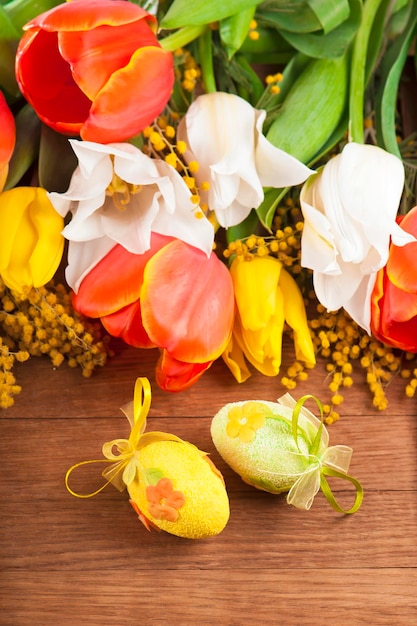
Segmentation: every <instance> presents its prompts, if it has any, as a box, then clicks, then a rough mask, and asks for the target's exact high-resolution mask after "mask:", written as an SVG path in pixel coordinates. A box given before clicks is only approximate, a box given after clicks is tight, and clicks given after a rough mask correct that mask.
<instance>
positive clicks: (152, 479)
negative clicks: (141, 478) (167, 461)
mask: <svg viewBox="0 0 417 626" xmlns="http://www.w3.org/2000/svg"><path fill="white" fill-rule="evenodd" d="M143 473H144V475H145V480H146V482H147V483H148V484H149V485H156V484H157V483H158V482H159V481H160V480H161V478H163V477H164V472H163V471H162V470H160V469H158V468H157V467H148V468H147V469H145V470H144V471H143Z"/></svg>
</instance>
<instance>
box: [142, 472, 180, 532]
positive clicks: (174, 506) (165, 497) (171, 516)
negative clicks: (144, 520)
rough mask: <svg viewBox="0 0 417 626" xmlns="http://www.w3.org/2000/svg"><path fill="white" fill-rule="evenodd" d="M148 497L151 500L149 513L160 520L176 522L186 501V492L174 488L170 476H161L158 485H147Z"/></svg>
mask: <svg viewBox="0 0 417 626" xmlns="http://www.w3.org/2000/svg"><path fill="white" fill-rule="evenodd" d="M146 498H147V500H148V502H149V506H148V511H149V513H150V514H151V515H152V516H153V517H154V518H155V519H158V520H162V519H165V520H167V521H168V522H176V521H177V519H178V517H179V512H178V511H179V509H180V508H181V507H182V506H183V505H184V503H185V497H184V494H183V493H182V492H181V491H176V490H174V487H173V485H172V482H171V481H170V479H169V478H161V479H160V480H159V481H158V482H157V484H156V485H148V486H147V487H146Z"/></svg>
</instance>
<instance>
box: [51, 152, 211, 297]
mask: <svg viewBox="0 0 417 626" xmlns="http://www.w3.org/2000/svg"><path fill="white" fill-rule="evenodd" d="M70 143H71V146H72V148H73V150H74V152H75V154H76V156H77V158H78V167H77V168H76V170H75V171H74V174H73V176H72V179H71V183H70V186H69V188H68V190H67V191H66V192H65V193H62V194H61V193H56V192H52V193H50V194H48V195H49V198H50V200H51V202H52V204H53V205H54V207H55V209H56V211H57V212H58V213H59V214H60V215H62V216H63V217H65V216H66V215H67V213H68V212H71V214H72V218H71V220H70V222H69V223H68V224H67V226H66V227H65V228H64V230H63V235H64V236H65V237H66V238H67V239H68V240H69V241H70V243H69V249H68V267H67V269H66V278H67V281H68V284H69V285H70V286H71V287H72V289H74V290H75V291H77V289H78V287H79V285H80V283H81V281H82V279H83V278H84V276H85V275H86V274H87V273H88V272H89V271H90V270H91V269H92V268H93V267H94V266H95V265H97V263H98V262H99V261H100V260H101V259H102V258H103V257H104V256H106V254H107V253H108V252H109V251H110V250H111V249H112V248H113V246H115V245H116V244H117V243H118V244H120V245H122V246H123V247H124V248H126V249H127V250H128V251H129V252H133V253H135V254H143V253H144V252H146V251H147V250H149V248H150V238H151V232H155V233H158V234H160V235H166V236H170V237H175V238H177V239H181V240H182V241H185V242H186V243H188V244H190V245H192V246H194V247H196V248H199V249H200V250H202V251H203V252H205V253H206V254H207V255H209V254H210V253H211V250H212V246H213V241H214V229H213V226H212V224H210V222H209V221H208V219H207V218H206V217H205V216H204V215H203V214H202V212H201V210H200V209H199V207H196V206H195V204H193V203H192V202H191V200H190V197H191V192H190V190H189V189H188V187H187V185H186V184H185V182H184V180H183V178H182V177H181V176H180V174H179V173H178V172H177V171H176V170H175V169H174V168H173V167H171V166H170V165H168V163H166V162H165V161H163V160H162V159H151V158H150V157H148V156H146V155H145V154H144V153H143V152H141V151H140V150H139V149H138V148H136V147H135V146H133V145H132V144H129V143H115V144H106V145H104V144H99V143H94V142H90V141H77V140H70ZM197 215H198V217H197Z"/></svg>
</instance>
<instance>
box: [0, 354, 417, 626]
mask: <svg viewBox="0 0 417 626" xmlns="http://www.w3.org/2000/svg"><path fill="white" fill-rule="evenodd" d="M156 358H157V355H156V353H155V352H154V351H139V350H133V349H124V350H120V352H119V354H118V355H117V357H116V358H114V359H112V360H111V361H110V362H109V363H108V364H107V365H106V366H105V367H104V368H101V369H99V370H97V371H96V372H95V373H94V375H93V377H92V378H91V379H84V378H83V377H82V376H81V373H80V371H79V370H71V369H69V368H67V367H66V366H61V367H60V368H58V369H56V370H54V369H53V368H52V366H51V364H50V363H49V361H48V360H47V359H33V360H32V361H30V362H29V363H25V364H22V366H21V367H19V368H18V370H17V375H18V378H19V383H20V384H22V386H23V391H22V393H21V395H20V396H18V397H17V398H16V404H15V406H14V407H12V408H11V409H8V410H4V411H2V412H1V414H0V423H1V428H2V437H1V438H0V455H1V460H2V474H1V475H2V495H3V497H2V499H1V503H0V507H1V512H2V524H1V530H0V555H1V557H0V558H1V582H0V585H1V597H0V623H1V624H2V625H3V624H4V626H33V625H34V624H36V625H40V626H43V625H49V624H53V625H54V626H55V625H56V626H61V625H62V626H66V625H71V626H72V625H78V624H80V625H82V626H84V625H85V626H90V625H91V626H96V625H97V626H107V625H113V624H115V623H117V624H119V625H121V626H130V625H132V626H137V625H140V626H159V625H160V624H161V625H162V624H164V625H165V624H168V625H169V624H178V625H179V626H198V625H200V624H204V625H205V624H210V625H211V624H212V625H219V626H245V625H246V624H248V625H249V624H251V625H255V626H257V625H258V624H279V625H281V624H282V625H283V626H293V625H294V626H299V625H300V626H303V625H308V626H322V625H323V624H332V626H348V625H349V626H356V625H362V624H364V625H365V624H366V625H368V624H375V625H379V624H381V625H384V624H386V625H388V626H397V625H404V626H405V625H407V626H409V625H410V624H413V623H415V620H416V615H417V613H416V609H417V600H416V598H417V593H416V592H417V497H416V495H417V494H416V490H417V489H416V484H417V455H416V448H417V411H416V403H415V400H410V399H407V398H406V397H405V395H404V392H403V383H402V382H401V381H400V380H395V381H394V382H393V384H392V385H391V388H390V390H389V399H390V405H389V409H388V410H387V411H385V412H379V411H377V410H376V409H374V408H373V407H372V402H371V398H370V395H369V392H368V390H367V388H366V386H365V385H364V384H363V382H361V377H360V374H359V372H356V378H355V379H356V383H355V385H354V387H353V388H352V389H351V390H350V392H349V397H347V398H346V401H345V404H344V405H342V411H341V413H342V417H341V419H340V420H339V422H337V423H335V424H334V425H332V426H330V427H329V434H330V439H331V443H332V444H337V443H344V444H346V445H350V446H351V447H352V448H353V449H354V453H353V458H352V463H351V468H350V470H351V474H352V475H354V476H355V477H357V478H358V479H360V480H361V482H362V484H363V486H364V489H365V498H364V502H363V505H362V508H361V509H360V510H359V511H358V512H357V513H356V514H354V515H352V516H343V515H339V514H337V513H335V512H333V510H332V509H331V508H330V507H329V505H328V504H327V502H326V500H325V498H324V497H323V496H322V495H321V494H319V495H318V496H317V497H316V499H315V501H314V504H313V507H312V509H311V510H310V511H309V512H304V511H299V510H297V509H295V508H293V507H290V506H288V505H287V504H286V501H285V497H284V496H282V495H281V496H273V495H271V494H266V493H263V492H260V491H257V490H255V489H253V488H251V487H249V486H248V485H245V484H244V483H243V482H242V481H241V480H240V478H239V477H238V476H237V475H236V474H234V473H233V472H232V471H231V470H230V468H228V467H227V466H226V465H225V464H224V462H223V461H222V459H221V458H220V457H219V455H218V454H217V452H216V450H215V449H214V446H213V443H212V441H211V438H210V431H209V427H210V420H211V418H212V416H213V415H214V414H215V413H216V411H217V410H219V408H220V407H221V406H223V404H225V403H226V402H229V401H234V400H243V399H265V400H275V399H276V398H277V397H278V396H280V395H281V394H282V393H284V392H285V390H284V389H283V388H282V387H281V386H280V383H279V380H278V379H268V378H266V377H262V376H261V375H258V374H254V375H253V376H252V378H251V379H250V380H249V381H247V383H245V384H244V385H238V384H237V383H236V382H235V381H234V379H233V378H232V377H231V375H230V373H229V372H228V370H227V369H226V367H225V366H224V364H223V363H222V362H221V361H219V362H216V363H215V364H214V365H213V367H212V368H211V369H210V370H209V371H208V372H207V373H206V374H205V375H204V376H203V377H202V379H201V380H200V381H199V382H198V383H197V384H196V385H195V386H194V387H192V388H191V389H189V390H188V391H186V392H183V393H180V394H170V393H167V392H163V391H161V390H160V389H158V388H157V387H156V385H155V384H154V366H155V363H156ZM286 358H287V359H288V361H289V362H290V361H291V359H292V355H291V351H290V349H288V350H287V351H286ZM284 366H285V365H284ZM137 376H147V377H148V378H149V379H150V381H151V384H152V385H153V400H152V408H151V411H150V415H149V420H148V430H165V431H167V432H172V433H174V434H176V435H178V436H180V437H182V438H184V439H186V440H189V441H191V442H193V443H194V444H196V445H197V446H198V447H200V448H201V449H203V450H205V451H207V452H209V453H210V455H211V458H212V460H213V461H214V462H215V463H216V464H217V465H218V467H219V469H220V470H221V471H222V472H223V474H224V477H225V481H226V485H227V488H228V492H229V497H230V506H231V518H230V521H229V523H228V525H227V526H226V528H225V530H224V531H223V532H222V533H221V534H220V535H219V536H218V537H214V538H211V539H207V540H203V541H191V540H184V539H180V538H177V537H174V536H171V535H168V534H164V533H157V532H151V533H148V532H147V531H146V530H145V528H144V527H142V525H141V524H139V523H138V521H137V519H136V516H135V515H134V513H133V512H132V510H131V507H130V505H129V503H128V501H127V496H126V493H119V492H118V491H117V490H115V489H114V488H112V487H109V488H108V489H106V490H105V491H103V492H102V493H100V494H99V495H97V496H95V497H93V498H90V499H87V500H79V499H76V498H74V497H73V496H71V495H70V494H69V493H68V492H67V490H66V488H65V484H64V476H65V472H66V471H67V469H68V468H69V467H70V466H71V465H73V464H74V463H77V462H79V461H82V460H85V459H95V458H97V459H99V458H102V456H101V446H102V444H103V442H104V441H108V440H111V439H113V438H115V437H126V436H127V435H128V424H127V421H126V419H125V418H124V417H123V415H122V414H121V412H120V411H119V407H120V406H122V405H123V404H124V403H125V402H127V401H128V400H130V399H131V395H132V391H133V384H134V380H135V378H136V377H137ZM306 392H309V393H311V392H313V393H315V394H316V395H318V396H319V397H322V396H324V395H326V394H327V387H326V378H325V371H324V369H323V368H322V367H320V366H318V367H317V368H316V369H315V370H313V371H312V373H311V374H310V378H309V380H308V381H306V382H305V383H303V385H300V387H299V388H297V389H296V390H295V392H294V393H293V395H294V396H295V397H299V396H300V395H302V394H303V393H306ZM312 408H313V407H312ZM100 471H101V469H100V466H90V467H89V468H88V469H85V471H84V470H83V471H82V472H78V473H74V475H73V477H72V481H73V482H72V484H73V486H74V487H75V488H76V489H78V490H80V491H83V490H85V491H88V490H92V489H94V488H95V487H97V486H99V484H101V477H100ZM332 487H333V490H334V492H335V494H336V496H337V497H338V499H340V501H341V502H342V503H344V504H345V505H346V506H347V505H349V503H350V502H351V498H352V492H351V490H350V485H349V484H348V483H344V482H343V481H334V482H333V483H332Z"/></svg>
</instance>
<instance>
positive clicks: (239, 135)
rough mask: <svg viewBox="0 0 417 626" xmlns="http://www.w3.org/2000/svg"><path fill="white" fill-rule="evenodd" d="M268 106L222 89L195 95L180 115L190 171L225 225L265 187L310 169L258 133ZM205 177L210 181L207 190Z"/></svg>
mask: <svg viewBox="0 0 417 626" xmlns="http://www.w3.org/2000/svg"><path fill="white" fill-rule="evenodd" d="M265 117H266V112H265V111H262V110H257V109H254V108H253V107H252V106H251V105H250V104H249V102H247V101H246V100H244V99H243V98H240V97H239V96H236V95H234V94H228V93H223V92H215V93H209V94H204V95H202V96H199V97H198V98H197V99H196V100H195V101H194V102H193V104H191V106H190V107H189V109H188V111H187V113H186V115H185V116H184V118H183V119H182V120H181V122H180V124H179V127H178V131H177V138H178V139H179V140H181V141H184V142H185V143H186V145H187V150H186V152H185V155H184V156H185V159H186V161H187V162H190V161H197V162H198V164H199V169H198V172H197V173H195V174H194V177H195V179H196V181H197V184H198V186H199V190H200V196H201V199H202V202H203V203H205V204H207V205H208V208H209V210H210V211H214V212H215V214H216V218H217V221H218V222H219V224H220V225H221V226H223V227H225V228H228V227H229V226H235V225H236V224H239V223H240V222H242V221H243V220H244V219H245V218H246V217H247V216H248V215H249V213H250V211H251V210H252V209H257V208H258V207H259V206H260V204H261V203H262V201H263V199H264V192H263V187H276V188H281V187H290V186H293V185H298V184H300V183H303V182H304V181H305V180H306V179H307V178H308V177H309V176H310V174H312V173H313V171H312V170H310V169H309V168H308V167H306V166H305V165H304V164H303V163H301V162H300V161H298V160H297V159H296V158H295V157H293V156H291V155H289V154H287V153H286V152H284V151H283V150H280V149H278V148H276V147H275V146H273V145H272V144H271V143H270V142H269V141H268V140H267V139H266V137H264V135H263V134H262V125H263V122H264V120H265ZM203 183H209V185H210V187H209V189H208V191H205V189H204V185H203Z"/></svg>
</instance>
